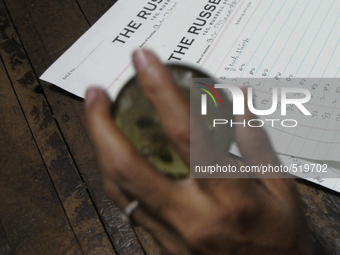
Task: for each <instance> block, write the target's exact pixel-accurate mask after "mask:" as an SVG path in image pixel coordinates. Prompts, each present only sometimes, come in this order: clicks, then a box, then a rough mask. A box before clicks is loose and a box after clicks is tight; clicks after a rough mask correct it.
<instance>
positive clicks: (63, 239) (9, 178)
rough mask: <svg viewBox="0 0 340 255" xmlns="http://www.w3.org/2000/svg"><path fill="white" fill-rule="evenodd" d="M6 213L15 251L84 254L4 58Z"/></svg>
mask: <svg viewBox="0 0 340 255" xmlns="http://www.w3.org/2000/svg"><path fill="white" fill-rule="evenodd" d="M0 84H1V86H0V102H1V106H0V119H1V121H0V155H1V157H0V205H1V206H0V218H1V223H2V225H3V229H4V231H5V233H6V236H7V239H8V243H9V245H10V248H11V250H12V251H13V253H14V254H83V253H82V250H81V248H80V246H79V244H78V240H77V238H76V237H75V235H74V232H73V231H72V229H71V227H70V224H69V222H68V218H67V216H66V215H65V212H64V210H63V208H62V206H61V204H60V201H59V198H58V196H57V194H56V192H55V189H54V186H53V183H52V181H51V179H50V176H49V175H48V173H47V170H46V167H45V165H44V162H43V161H42V159H41V156H40V153H39V151H38V148H37V146H36V144H35V141H34V139H33V136H32V133H31V131H30V129H29V127H28V124H27V122H26V120H25V117H24V115H23V112H22V109H21V106H20V104H19V102H18V100H17V98H16V95H15V93H14V90H13V88H12V85H11V83H10V81H9V79H8V77H7V73H6V70H5V68H4V66H3V64H2V62H1V63H0Z"/></svg>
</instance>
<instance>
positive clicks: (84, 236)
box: [0, 1, 114, 254]
mask: <svg viewBox="0 0 340 255" xmlns="http://www.w3.org/2000/svg"><path fill="white" fill-rule="evenodd" d="M0 17H1V20H2V24H3V25H2V26H1V29H0V34H1V36H0V45H1V47H0V55H1V56H2V58H3V60H4V62H5V66H6V67H7V70H8V74H9V76H10V78H11V80H12V82H13V84H14V89H15V91H16V94H17V96H18V98H19V101H20V103H21V106H22V108H23V111H24V113H25V117H26V119H27V121H28V123H29V125H30V129H31V131H32V132H33V135H34V137H35V140H36V141H37V145H38V147H39V150H40V153H41V155H42V157H43V159H44V162H45V165H46V167H47V169H48V171H49V173H50V175H51V178H52V180H53V183H54V185H55V187H56V190H57V192H58V195H59V197H60V199H61V202H62V204H63V207H64V209H65V212H66V214H67V216H68V218H69V220H70V223H71V225H72V229H73V230H74V232H75V234H76V236H77V238H78V240H79V242H80V244H81V247H82V250H83V251H84V253H85V254H114V250H113V247H112V245H111V243H110V240H109V238H108V236H107V234H106V232H105V230H104V227H103V226H102V224H101V222H100V219H99V217H98V215H97V213H96V210H95V208H94V205H93V204H92V201H91V200H90V197H89V194H88V193H87V191H86V188H85V186H84V185H83V181H82V179H81V177H80V176H79V174H78V171H77V169H76V167H75V165H74V163H73V160H72V158H71V156H70V154H69V152H68V149H67V147H66V145H65V143H64V141H63V138H62V135H61V134H60V131H59V129H58V127H57V124H56V122H55V121H54V118H53V115H52V113H51V111H50V109H49V106H48V103H47V102H46V99H45V97H44V95H43V94H42V89H41V87H40V85H39V83H38V81H37V79H36V77H35V74H34V72H33V70H32V68H31V66H30V63H29V61H28V59H27V56H26V54H25V52H24V49H23V47H22V45H21V43H20V40H19V38H18V36H17V34H16V32H15V29H14V27H13V24H12V23H11V20H10V18H9V16H8V13H7V11H6V9H5V6H4V4H3V2H2V1H1V2H0ZM13 60H15V61H13Z"/></svg>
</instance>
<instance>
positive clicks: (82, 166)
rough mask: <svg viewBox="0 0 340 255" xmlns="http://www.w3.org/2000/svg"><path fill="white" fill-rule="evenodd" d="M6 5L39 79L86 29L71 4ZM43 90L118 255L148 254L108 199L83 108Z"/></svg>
mask: <svg viewBox="0 0 340 255" xmlns="http://www.w3.org/2000/svg"><path fill="white" fill-rule="evenodd" d="M4 2H5V3H6V6H7V8H8V9H9V11H10V13H11V15H12V19H13V21H14V24H15V27H16V29H17V31H18V33H19V36H20V39H21V40H22V42H23V44H24V45H25V49H26V51H27V54H28V56H29V59H30V61H31V63H32V64H33V68H34V71H35V72H36V73H37V74H38V75H40V74H41V73H42V72H43V71H44V70H45V69H46V68H47V67H48V66H49V65H50V64H52V62H53V61H54V60H55V59H56V58H57V57H58V56H59V55H60V54H62V52H63V51H64V50H66V49H67V48H68V47H69V46H70V45H71V44H72V43H73V42H74V41H75V40H76V39H77V38H78V37H79V36H80V35H81V34H82V33H83V32H85V30H86V29H88V24H87V22H86V20H85V19H84V17H83V16H82V13H81V11H80V10H79V8H78V6H77V4H76V2H75V1H73V0H50V1H44V0H35V1H34V0H28V1H21V0H5V1H4ZM32 38H35V39H34V40H32ZM42 84H43V91H44V93H45V95H46V97H47V99H48V103H49V105H50V106H51V108H52V111H53V114H54V115H55V117H56V120H57V122H58V125H59V127H60V128H61V130H62V132H63V135H64V137H65V139H66V141H67V144H68V147H69V149H70V151H71V153H72V156H73V158H74V160H75V163H76V165H77V167H78V169H79V171H80V173H81V175H82V177H83V179H84V180H85V182H86V185H87V187H88V190H89V192H90V194H91V197H92V198H93V201H94V203H95V205H96V206H97V208H98V211H99V213H100V216H101V218H102V220H103V222H104V224H105V227H106V229H107V231H108V233H109V235H110V238H111V241H112V242H113V244H114V246H115V249H116V251H117V253H118V254H144V251H143V249H142V247H141V245H140V243H139V241H138V239H137V237H136V235H135V233H134V231H133V229H132V228H131V227H130V226H129V225H128V224H126V223H124V222H122V220H121V218H120V217H119V213H120V212H119V210H118V209H117V208H116V207H115V206H114V205H113V204H112V203H111V202H110V201H109V200H108V199H106V197H105V195H104V192H103V189H102V185H101V180H100V177H99V173H98V167H97V165H96V163H95V162H96V161H95V156H94V153H93V148H92V146H91V142H90V140H89V138H88V136H87V134H86V131H85V128H84V123H85V122H84V110H83V102H82V101H81V100H79V99H77V98H76V97H72V96H70V95H69V94H68V93H66V92H64V91H61V90H60V89H57V88H56V87H53V86H50V85H48V84H46V83H42Z"/></svg>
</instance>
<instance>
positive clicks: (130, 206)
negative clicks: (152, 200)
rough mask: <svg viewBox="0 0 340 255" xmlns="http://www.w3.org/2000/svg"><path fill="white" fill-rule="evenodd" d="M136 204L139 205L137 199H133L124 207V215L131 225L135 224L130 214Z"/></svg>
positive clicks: (134, 209)
mask: <svg viewBox="0 0 340 255" xmlns="http://www.w3.org/2000/svg"><path fill="white" fill-rule="evenodd" d="M138 206H139V202H138V201H137V200H134V201H132V202H131V203H129V204H128V205H127V206H126V207H125V208H124V215H125V216H126V219H127V220H128V222H130V223H131V224H132V225H137V224H136V222H135V221H134V219H133V217H132V215H133V213H134V212H135V211H136V209H137V208H138Z"/></svg>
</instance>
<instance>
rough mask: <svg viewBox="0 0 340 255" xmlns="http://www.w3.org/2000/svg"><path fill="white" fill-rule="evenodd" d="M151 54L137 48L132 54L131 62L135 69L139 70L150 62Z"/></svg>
mask: <svg viewBox="0 0 340 255" xmlns="http://www.w3.org/2000/svg"><path fill="white" fill-rule="evenodd" d="M151 57H152V56H151V54H149V53H148V52H146V51H145V50H142V49H138V50H137V51H135V53H134V54H133V60H134V61H133V63H134V65H135V68H136V71H141V70H143V69H144V68H146V67H147V66H148V65H149V64H150V63H151Z"/></svg>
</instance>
